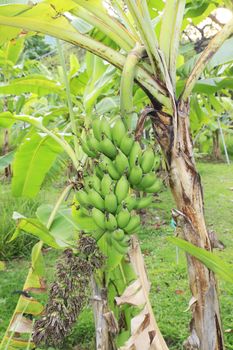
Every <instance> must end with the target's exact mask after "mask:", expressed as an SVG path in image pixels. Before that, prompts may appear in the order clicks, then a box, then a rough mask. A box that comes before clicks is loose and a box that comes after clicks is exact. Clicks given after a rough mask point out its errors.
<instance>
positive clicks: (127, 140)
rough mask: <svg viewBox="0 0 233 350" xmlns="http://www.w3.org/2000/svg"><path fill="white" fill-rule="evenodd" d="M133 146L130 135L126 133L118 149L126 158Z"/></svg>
mask: <svg viewBox="0 0 233 350" xmlns="http://www.w3.org/2000/svg"><path fill="white" fill-rule="evenodd" d="M133 144H134V139H133V137H132V135H131V134H129V133H128V134H127V135H125V136H124V137H123V138H122V140H121V144H120V149H121V151H122V152H123V153H124V154H125V155H126V156H128V155H129V154H130V151H131V149H132V147H133Z"/></svg>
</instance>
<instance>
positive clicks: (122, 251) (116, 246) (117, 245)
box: [112, 238, 128, 255]
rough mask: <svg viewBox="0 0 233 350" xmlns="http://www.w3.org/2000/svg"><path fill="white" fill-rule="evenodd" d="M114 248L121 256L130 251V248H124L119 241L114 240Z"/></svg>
mask: <svg viewBox="0 0 233 350" xmlns="http://www.w3.org/2000/svg"><path fill="white" fill-rule="evenodd" d="M112 246H113V248H114V249H115V250H116V251H117V252H118V253H119V254H121V255H125V254H126V253H127V251H128V247H125V246H122V245H121V244H120V242H119V241H117V240H115V239H113V238H112Z"/></svg>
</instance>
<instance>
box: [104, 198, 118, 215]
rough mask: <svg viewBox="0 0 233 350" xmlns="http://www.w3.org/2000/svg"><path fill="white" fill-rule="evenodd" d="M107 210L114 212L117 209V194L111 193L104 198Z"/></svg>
mask: <svg viewBox="0 0 233 350" xmlns="http://www.w3.org/2000/svg"><path fill="white" fill-rule="evenodd" d="M104 206H105V210H106V211H108V212H110V213H112V214H114V213H115V212H116V210H117V198H116V196H115V194H113V193H109V194H107V195H106V196H105V199H104Z"/></svg>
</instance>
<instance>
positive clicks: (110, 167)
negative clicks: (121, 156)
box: [106, 162, 121, 180]
mask: <svg viewBox="0 0 233 350" xmlns="http://www.w3.org/2000/svg"><path fill="white" fill-rule="evenodd" d="M106 170H107V171H108V173H109V175H110V176H111V178H112V179H113V180H119V179H120V177H121V174H119V172H118V171H117V169H116V167H115V164H114V163H113V162H110V163H109V164H108V165H107V167H106Z"/></svg>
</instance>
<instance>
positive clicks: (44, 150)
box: [12, 134, 63, 198]
mask: <svg viewBox="0 0 233 350" xmlns="http://www.w3.org/2000/svg"><path fill="white" fill-rule="evenodd" d="M62 151H63V150H62V148H61V146H59V145H58V144H57V143H56V141H54V140H53V139H52V138H51V137H50V136H47V135H39V134H34V135H32V136H28V137H26V138H25V139H24V141H23V143H22V144H21V145H20V147H19V148H18V150H17V152H16V153H15V159H14V162H13V180H12V192H13V194H14V195H15V196H17V197H18V196H25V197H30V198H32V197H34V196H35V195H36V194H37V193H38V191H39V189H40V187H41V184H42V182H43V180H44V178H45V176H46V174H47V172H48V171H49V169H50V168H51V166H52V164H53V163H54V161H55V159H56V158H57V156H58V155H59V154H60V153H61V152H62Z"/></svg>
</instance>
